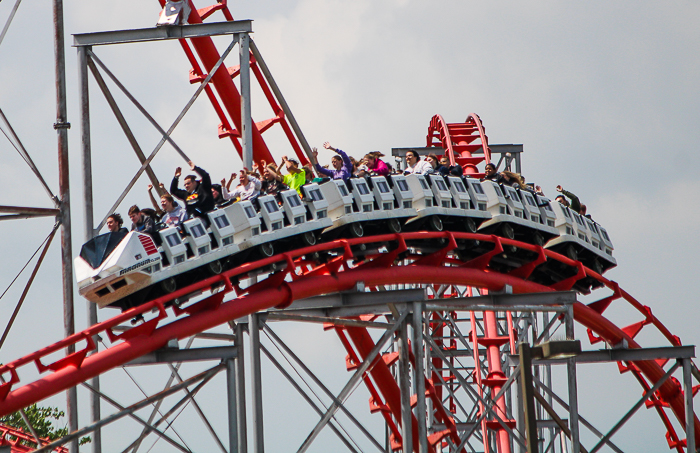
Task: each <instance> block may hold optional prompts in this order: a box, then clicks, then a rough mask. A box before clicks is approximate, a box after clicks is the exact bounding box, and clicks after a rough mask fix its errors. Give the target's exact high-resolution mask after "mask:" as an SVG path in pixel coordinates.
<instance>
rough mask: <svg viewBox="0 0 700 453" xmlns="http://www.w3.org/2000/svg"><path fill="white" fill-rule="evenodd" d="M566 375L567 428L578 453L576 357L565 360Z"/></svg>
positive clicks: (570, 334)
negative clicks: (567, 393)
mask: <svg viewBox="0 0 700 453" xmlns="http://www.w3.org/2000/svg"><path fill="white" fill-rule="evenodd" d="M565 320H566V339H567V340H573V339H574V307H573V305H569V308H568V310H567V312H566V318H565ZM566 375H567V380H568V384H569V385H568V387H569V428H570V429H571V451H572V453H579V452H580V451H581V442H580V440H579V424H578V388H577V384H576V357H571V358H570V359H567V360H566Z"/></svg>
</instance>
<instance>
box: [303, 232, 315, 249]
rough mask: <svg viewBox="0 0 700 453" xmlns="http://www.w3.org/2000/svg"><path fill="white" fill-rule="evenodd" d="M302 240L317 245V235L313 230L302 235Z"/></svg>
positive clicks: (307, 243) (306, 243)
mask: <svg viewBox="0 0 700 453" xmlns="http://www.w3.org/2000/svg"><path fill="white" fill-rule="evenodd" d="M301 240H302V242H303V243H304V245H307V246H309V245H316V235H315V234H314V232H313V231H307V232H306V233H304V234H303V235H302V236H301Z"/></svg>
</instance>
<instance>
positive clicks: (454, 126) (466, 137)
mask: <svg viewBox="0 0 700 453" xmlns="http://www.w3.org/2000/svg"><path fill="white" fill-rule="evenodd" d="M426 142H427V143H426V146H428V147H431V146H436V147H441V148H443V149H444V150H445V155H446V156H447V158H448V159H450V165H455V163H458V164H459V165H461V166H462V167H463V168H464V173H465V174H468V175H480V173H479V170H478V169H477V168H476V166H477V164H479V163H481V162H486V163H489V162H491V150H490V149H489V139H488V137H487V136H486V129H485V128H484V125H483V124H482V122H481V118H479V115H477V114H476V113H470V114H469V115H467V119H466V120H464V122H463V123H448V122H446V121H445V120H444V119H443V118H442V116H441V115H435V116H433V117H432V119H431V120H430V125H429V126H428V135H427V137H426ZM479 149H483V155H477V156H473V155H472V153H474V152H475V151H478V150H479ZM455 156H456V159H455Z"/></svg>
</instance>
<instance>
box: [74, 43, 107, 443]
mask: <svg viewBox="0 0 700 453" xmlns="http://www.w3.org/2000/svg"><path fill="white" fill-rule="evenodd" d="M90 49H91V47H78V85H79V90H80V146H81V151H82V152H81V155H82V158H83V209H84V212H85V242H87V241H89V240H90V239H92V238H93V237H94V236H95V231H94V229H95V227H94V213H93V204H92V144H91V141H90V93H89V90H88V84H89V78H88V64H87V59H88V51H90ZM87 315H88V325H90V326H93V325H95V324H97V305H96V304H94V303H92V302H90V301H87ZM95 344H99V343H98V341H97V338H95ZM95 352H97V350H95V351H93V353H95ZM90 386H92V388H94V389H95V390H96V392H90V420H91V421H92V422H93V423H95V422H97V421H99V420H100V412H101V411H100V395H99V393H98V392H99V391H100V378H99V376H96V377H94V378H92V379H90ZM91 445H92V452H93V453H101V452H102V429H101V428H97V429H96V430H95V431H94V432H93V434H92V442H91Z"/></svg>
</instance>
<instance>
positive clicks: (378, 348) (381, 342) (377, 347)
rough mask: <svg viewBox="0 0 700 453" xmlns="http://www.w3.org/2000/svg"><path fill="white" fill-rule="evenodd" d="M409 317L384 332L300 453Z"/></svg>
mask: <svg viewBox="0 0 700 453" xmlns="http://www.w3.org/2000/svg"><path fill="white" fill-rule="evenodd" d="M407 315H408V312H407V311H406V312H403V313H402V314H401V316H400V317H399V318H398V319H397V320H396V322H395V323H394V326H393V327H392V328H391V329H389V330H387V331H386V332H384V335H382V337H381V338H380V339H379V341H377V344H376V345H375V346H374V348H372V350H371V351H370V353H369V355H368V356H367V359H366V360H365V361H364V362H363V363H362V365H360V366H359V367H358V368H357V371H355V374H353V375H352V377H351V378H350V380H349V381H348V382H347V384H345V387H343V390H341V392H340V393H339V394H338V397H337V398H336V399H335V400H334V401H333V404H331V406H330V407H329V408H328V410H327V411H326V413H325V414H324V415H323V417H322V418H321V420H319V422H318V423H317V424H316V426H315V427H314V429H313V430H312V431H311V433H310V434H309V435H308V437H307V438H306V440H305V441H304V443H303V444H302V445H301V447H299V450H298V453H303V452H305V451H306V450H308V448H309V447H310V446H311V444H312V443H313V441H314V439H316V437H317V436H318V434H319V433H320V432H321V430H322V429H323V427H324V426H326V424H328V422H329V421H330V419H331V418H332V417H333V415H335V413H336V412H337V411H338V407H339V404H342V403H343V402H344V401H345V399H346V398H347V397H348V396H349V395H350V393H351V392H352V390H353V389H354V388H355V386H357V384H359V382H360V380H361V379H362V376H363V375H364V374H365V373H366V372H367V371H368V370H369V368H370V367H371V366H372V364H373V363H374V362H375V359H376V358H377V356H378V355H379V353H380V352H381V350H382V348H383V347H384V344H385V343H386V342H387V341H389V340H390V339H391V337H392V336H393V335H394V332H396V331H397V330H398V329H399V327H401V323H402V322H403V320H404V319H406V316H407Z"/></svg>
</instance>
